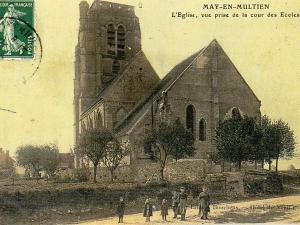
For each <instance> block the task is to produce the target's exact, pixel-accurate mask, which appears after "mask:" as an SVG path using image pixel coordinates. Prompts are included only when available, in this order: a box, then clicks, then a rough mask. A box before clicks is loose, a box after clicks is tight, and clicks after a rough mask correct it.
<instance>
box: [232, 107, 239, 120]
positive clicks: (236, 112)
mask: <svg viewBox="0 0 300 225" xmlns="http://www.w3.org/2000/svg"><path fill="white" fill-rule="evenodd" d="M231 114H232V118H233V119H240V118H241V113H240V110H239V109H238V108H233V109H232V111H231Z"/></svg>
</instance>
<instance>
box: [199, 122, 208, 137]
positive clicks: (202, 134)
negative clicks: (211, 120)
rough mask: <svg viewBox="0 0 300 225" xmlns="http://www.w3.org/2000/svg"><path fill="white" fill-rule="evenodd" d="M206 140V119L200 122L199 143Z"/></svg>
mask: <svg viewBox="0 0 300 225" xmlns="http://www.w3.org/2000/svg"><path fill="white" fill-rule="evenodd" d="M205 140H206V123H205V120H204V119H201V120H200V122H199V141H205Z"/></svg>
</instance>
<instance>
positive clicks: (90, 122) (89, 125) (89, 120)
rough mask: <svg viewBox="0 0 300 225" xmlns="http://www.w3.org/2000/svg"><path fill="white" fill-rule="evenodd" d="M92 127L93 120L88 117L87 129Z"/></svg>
mask: <svg viewBox="0 0 300 225" xmlns="http://www.w3.org/2000/svg"><path fill="white" fill-rule="evenodd" d="M92 129H93V120H92V118H90V117H89V118H88V130H92Z"/></svg>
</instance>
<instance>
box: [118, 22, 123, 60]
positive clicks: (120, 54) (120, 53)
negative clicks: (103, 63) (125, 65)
mask: <svg viewBox="0 0 300 225" xmlns="http://www.w3.org/2000/svg"><path fill="white" fill-rule="evenodd" d="M117 56H118V57H119V58H124V56H125V28H124V27H123V26H122V25H120V26H118V30H117Z"/></svg>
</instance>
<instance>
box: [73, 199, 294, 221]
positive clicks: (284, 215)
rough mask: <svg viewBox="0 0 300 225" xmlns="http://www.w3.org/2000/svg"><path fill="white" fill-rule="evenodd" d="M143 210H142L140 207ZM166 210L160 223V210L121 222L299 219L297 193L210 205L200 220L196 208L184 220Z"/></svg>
mask: <svg viewBox="0 0 300 225" xmlns="http://www.w3.org/2000/svg"><path fill="white" fill-rule="evenodd" d="M141 211H142V209H141ZM172 216H173V213H172V211H171V210H169V216H168V221H167V222H162V221H161V217H160V212H159V211H156V212H154V216H153V217H152V218H151V222H150V223H146V222H144V221H145V220H144V218H143V216H142V214H141V213H139V214H132V215H125V217H124V224H147V225H149V224H189V225H192V224H202V223H267V222H268V223H278V222H280V223H290V222H298V223H299V222H300V195H294V196H287V197H278V198H270V199H264V200H252V201H242V202H238V203H231V204H229V203H226V204H225V203H224V204H218V205H217V204H214V205H211V214H210V215H209V220H205V221H204V220H200V219H199V217H198V210H197V209H190V208H188V211H187V218H186V221H184V222H183V221H180V219H173V218H172ZM79 224H80V225H106V224H108V225H109V224H117V218H116V217H112V218H107V219H101V220H97V221H90V222H82V223H79Z"/></svg>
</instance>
